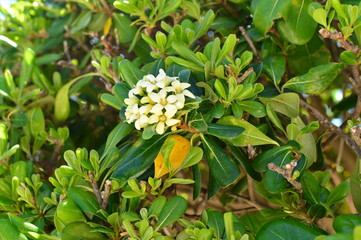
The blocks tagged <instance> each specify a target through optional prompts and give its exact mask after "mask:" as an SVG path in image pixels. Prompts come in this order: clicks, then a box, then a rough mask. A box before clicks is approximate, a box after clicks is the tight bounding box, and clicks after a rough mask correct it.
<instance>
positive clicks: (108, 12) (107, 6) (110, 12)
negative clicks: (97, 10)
mask: <svg viewBox="0 0 361 240" xmlns="http://www.w3.org/2000/svg"><path fill="white" fill-rule="evenodd" d="M100 2H101V3H102V5H103V7H104V10H105V13H106V15H108V16H112V9H111V8H110V7H109V5H108V3H107V1H106V0H100Z"/></svg>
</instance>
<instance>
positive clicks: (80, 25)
mask: <svg viewBox="0 0 361 240" xmlns="http://www.w3.org/2000/svg"><path fill="white" fill-rule="evenodd" d="M91 18H92V12H91V11H83V12H81V13H80V15H78V17H77V18H76V19H75V21H74V22H73V23H72V28H71V33H72V34H74V33H76V32H78V31H80V30H82V29H84V28H85V27H86V26H88V24H89V23H90V20H91Z"/></svg>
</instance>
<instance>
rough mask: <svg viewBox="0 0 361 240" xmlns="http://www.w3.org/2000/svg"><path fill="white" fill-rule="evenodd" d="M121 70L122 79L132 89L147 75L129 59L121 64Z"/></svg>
mask: <svg viewBox="0 0 361 240" xmlns="http://www.w3.org/2000/svg"><path fill="white" fill-rule="evenodd" d="M119 70H120V73H121V76H122V79H123V80H124V81H125V82H126V83H128V85H129V86H130V87H134V86H135V85H136V84H137V82H138V81H139V80H140V79H142V78H143V76H144V75H145V73H143V72H142V71H141V70H139V68H137V67H136V66H135V65H134V64H133V63H132V62H131V61H129V60H127V59H125V60H123V61H121V62H120V64H119Z"/></svg>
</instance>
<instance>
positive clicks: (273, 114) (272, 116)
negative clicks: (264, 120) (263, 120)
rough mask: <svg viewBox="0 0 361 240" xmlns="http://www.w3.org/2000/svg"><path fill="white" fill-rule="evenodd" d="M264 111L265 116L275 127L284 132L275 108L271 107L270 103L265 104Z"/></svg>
mask: <svg viewBox="0 0 361 240" xmlns="http://www.w3.org/2000/svg"><path fill="white" fill-rule="evenodd" d="M266 112H267V116H268V118H269V120H271V122H272V123H273V124H274V125H275V126H276V127H277V128H279V129H280V130H281V131H282V132H285V130H284V128H283V126H282V124H281V121H280V119H279V118H278V116H277V114H276V112H275V110H274V109H273V107H272V106H271V105H270V104H268V103H267V104H266Z"/></svg>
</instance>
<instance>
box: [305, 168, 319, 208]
mask: <svg viewBox="0 0 361 240" xmlns="http://www.w3.org/2000/svg"><path fill="white" fill-rule="evenodd" d="M301 184H302V188H303V192H302V196H303V198H304V199H305V200H306V201H308V202H309V203H312V204H316V203H319V202H320V194H321V188H320V185H319V184H318V182H317V180H316V178H315V177H314V176H313V175H312V174H311V173H309V172H304V173H303V175H302V177H301Z"/></svg>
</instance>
